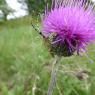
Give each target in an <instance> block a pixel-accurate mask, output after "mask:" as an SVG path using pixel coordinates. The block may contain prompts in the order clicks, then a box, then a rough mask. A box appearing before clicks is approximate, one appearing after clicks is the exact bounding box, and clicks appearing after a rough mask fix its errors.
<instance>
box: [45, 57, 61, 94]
mask: <svg viewBox="0 0 95 95" xmlns="http://www.w3.org/2000/svg"><path fill="white" fill-rule="evenodd" d="M60 59H61V57H58V56H55V57H54V61H53V67H52V72H51V78H50V82H49V86H48V91H47V95H52V92H53V88H54V86H55V84H56V77H57V71H58V67H59V61H60Z"/></svg>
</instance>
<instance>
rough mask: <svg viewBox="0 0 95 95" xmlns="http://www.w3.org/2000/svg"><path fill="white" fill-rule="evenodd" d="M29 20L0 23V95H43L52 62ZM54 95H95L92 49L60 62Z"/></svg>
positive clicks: (94, 57) (27, 17)
mask: <svg viewBox="0 0 95 95" xmlns="http://www.w3.org/2000/svg"><path fill="white" fill-rule="evenodd" d="M31 18H32V17H31V16H26V17H23V18H19V19H15V20H10V21H6V22H1V23H0V95H46V92H47V88H48V82H49V79H50V72H51V69H52V60H53V59H52V57H51V55H50V54H49V53H48V50H47V49H46V48H45V46H44V43H43V39H42V37H41V36H40V35H39V33H37V31H35V30H34V29H33V28H32V26H31V22H33V23H34V25H36V23H35V18H34V20H32V19H31ZM35 88H36V89H35ZM53 95H95V45H89V46H88V52H87V53H82V54H81V55H80V56H77V55H76V53H75V55H73V56H72V57H69V58H66V57H65V58H62V60H61V62H60V67H59V71H58V76H57V82H56V86H55V88H54V91H53Z"/></svg>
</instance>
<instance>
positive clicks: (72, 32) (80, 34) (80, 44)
mask: <svg viewBox="0 0 95 95" xmlns="http://www.w3.org/2000/svg"><path fill="white" fill-rule="evenodd" d="M52 1H53V2H52V6H51V10H48V9H47V8H46V11H45V14H44V16H43V18H42V35H43V36H44V37H45V38H47V39H48V40H49V43H50V48H51V49H50V50H51V51H52V52H53V53H54V54H56V55H61V56H70V55H72V54H73V53H74V52H75V51H77V53H79V52H80V51H81V50H84V49H85V47H86V45H87V44H88V43H90V42H92V41H94V40H95V13H94V9H93V8H94V7H93V5H91V4H90V2H89V3H88V2H87V1H86V0H84V1H83V0H52Z"/></svg>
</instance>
